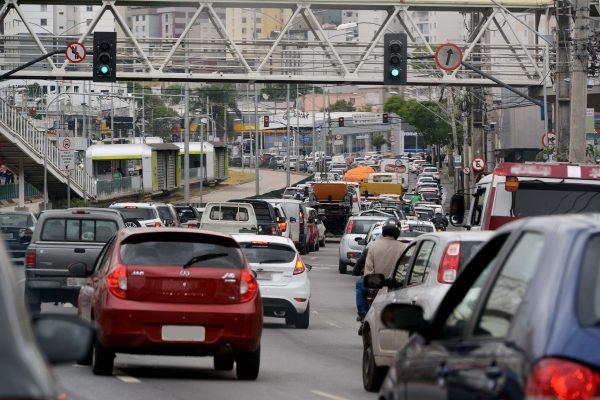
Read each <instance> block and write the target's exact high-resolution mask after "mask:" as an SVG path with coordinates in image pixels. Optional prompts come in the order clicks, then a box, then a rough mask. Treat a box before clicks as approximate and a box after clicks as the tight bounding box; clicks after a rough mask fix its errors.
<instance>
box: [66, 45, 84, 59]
mask: <svg viewBox="0 0 600 400" xmlns="http://www.w3.org/2000/svg"><path fill="white" fill-rule="evenodd" d="M86 55H87V51H86V49H85V46H84V45H83V44H82V43H79V42H72V43H69V44H68V45H67V48H66V49H65V56H66V57H67V60H69V61H70V62H72V63H73V64H79V63H80V62H82V61H83V60H85V56H86Z"/></svg>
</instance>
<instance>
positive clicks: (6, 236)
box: [2, 233, 13, 240]
mask: <svg viewBox="0 0 600 400" xmlns="http://www.w3.org/2000/svg"><path fill="white" fill-rule="evenodd" d="M2 239H4V240H12V239H13V234H12V233H3V234H2Z"/></svg>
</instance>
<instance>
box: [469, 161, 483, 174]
mask: <svg viewBox="0 0 600 400" xmlns="http://www.w3.org/2000/svg"><path fill="white" fill-rule="evenodd" d="M471 167H473V171H475V172H481V171H483V169H484V168H485V161H483V158H475V159H474V160H473V162H472V163H471Z"/></svg>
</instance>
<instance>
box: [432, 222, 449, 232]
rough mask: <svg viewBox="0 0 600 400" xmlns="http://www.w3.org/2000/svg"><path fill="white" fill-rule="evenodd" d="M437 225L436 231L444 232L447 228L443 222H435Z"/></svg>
mask: <svg viewBox="0 0 600 400" xmlns="http://www.w3.org/2000/svg"><path fill="white" fill-rule="evenodd" d="M434 226H435V231H436V232H444V231H445V230H446V225H444V224H443V223H441V222H438V223H437V224H434Z"/></svg>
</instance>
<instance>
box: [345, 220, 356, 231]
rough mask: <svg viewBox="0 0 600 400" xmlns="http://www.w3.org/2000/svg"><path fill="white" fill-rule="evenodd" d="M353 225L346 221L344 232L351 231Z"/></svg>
mask: <svg viewBox="0 0 600 400" xmlns="http://www.w3.org/2000/svg"><path fill="white" fill-rule="evenodd" d="M353 226H354V224H353V223H352V222H348V225H346V233H350V232H352V227H353Z"/></svg>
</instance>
